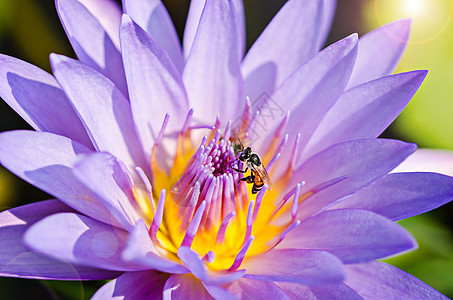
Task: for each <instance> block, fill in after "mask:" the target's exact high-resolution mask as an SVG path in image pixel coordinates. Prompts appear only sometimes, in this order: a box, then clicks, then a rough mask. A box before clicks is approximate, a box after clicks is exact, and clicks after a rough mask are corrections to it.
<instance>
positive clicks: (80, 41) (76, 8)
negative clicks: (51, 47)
mask: <svg viewBox="0 0 453 300" xmlns="http://www.w3.org/2000/svg"><path fill="white" fill-rule="evenodd" d="M56 6H57V11H58V15H59V16H60V20H61V23H62V24H63V27H64V29H65V31H66V34H67V36H68V38H69V41H70V42H71V45H72V48H74V51H75V53H76V54H77V57H78V58H79V59H80V61H81V62H83V63H84V64H86V65H87V66H89V67H92V68H93V69H95V70H96V71H98V72H100V73H102V74H103V75H105V76H106V77H107V78H109V79H110V80H112V81H113V82H114V83H115V85H116V86H117V87H118V88H119V89H120V91H121V92H122V93H123V94H124V95H127V85H126V78H125V76H124V69H123V62H122V59H121V53H120V51H119V50H118V48H116V47H115V45H114V43H113V42H112V40H111V39H110V37H109V35H108V34H107V32H106V31H105V29H104V28H103V27H102V25H101V24H100V23H99V21H98V20H97V19H96V18H95V17H94V16H93V15H92V14H91V13H90V12H89V11H88V9H87V8H86V7H85V6H83V4H81V3H80V2H78V1H77V0H56Z"/></svg>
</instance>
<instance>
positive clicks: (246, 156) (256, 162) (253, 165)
mask: <svg viewBox="0 0 453 300" xmlns="http://www.w3.org/2000/svg"><path fill="white" fill-rule="evenodd" d="M238 140H239V139H238ZM239 143H240V147H241V148H240V151H239V152H238V156H237V158H238V159H239V160H240V161H242V162H243V163H245V165H246V168H245V170H239V169H236V168H232V169H233V170H234V171H236V172H239V173H243V174H245V173H246V172H247V170H248V169H250V175H249V176H247V177H244V178H241V179H239V181H245V182H247V183H253V187H252V194H256V193H258V192H259V191H260V190H261V189H262V188H263V186H264V184H267V186H268V187H269V189H272V182H271V179H270V178H269V174H267V171H266V168H265V167H264V165H263V163H262V162H261V158H260V157H259V155H258V154H256V153H255V152H252V149H251V148H250V147H247V148H245V149H244V146H243V145H242V142H241V140H239Z"/></svg>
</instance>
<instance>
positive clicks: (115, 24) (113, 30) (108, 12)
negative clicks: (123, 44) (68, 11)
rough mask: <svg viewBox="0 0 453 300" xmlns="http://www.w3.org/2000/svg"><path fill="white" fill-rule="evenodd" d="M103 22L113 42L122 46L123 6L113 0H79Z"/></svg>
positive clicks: (117, 45) (118, 46)
mask: <svg viewBox="0 0 453 300" xmlns="http://www.w3.org/2000/svg"><path fill="white" fill-rule="evenodd" d="M78 1H79V2H80V3H82V4H83V5H84V6H85V7H86V8H87V9H88V11H89V12H90V13H91V14H92V15H93V16H94V17H95V18H96V19H97V20H98V21H99V23H101V25H102V27H103V28H104V29H105V31H106V32H107V34H108V35H109V37H110V38H111V39H112V42H113V43H114V44H115V46H116V47H117V48H118V49H119V48H120V36H119V31H120V24H121V14H122V11H121V8H120V6H119V5H118V3H117V2H115V1H113V0H78Z"/></svg>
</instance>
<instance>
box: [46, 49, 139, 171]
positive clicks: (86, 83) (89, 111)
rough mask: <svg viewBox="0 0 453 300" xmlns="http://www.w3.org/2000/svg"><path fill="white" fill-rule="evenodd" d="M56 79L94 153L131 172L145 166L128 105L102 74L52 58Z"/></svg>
mask: <svg viewBox="0 0 453 300" xmlns="http://www.w3.org/2000/svg"><path fill="white" fill-rule="evenodd" d="M50 61H51V64H52V69H53V71H54V74H55V77H56V78H57V80H58V82H59V83H60V85H61V86H62V88H63V89H64V91H65V93H66V95H67V96H68V98H69V99H70V101H71V103H72V105H73V107H74V109H75V110H76V111H77V113H78V115H79V116H80V119H81V120H82V122H83V124H84V126H85V128H86V130H87V132H88V135H89V136H90V138H91V141H92V142H93V145H94V146H95V148H96V150H98V151H108V152H110V153H112V154H113V155H115V156H116V157H118V158H119V159H121V160H123V161H124V162H125V163H126V164H127V165H128V166H129V167H130V168H131V170H133V169H134V167H135V166H137V165H138V166H142V167H145V166H147V163H145V158H144V154H143V152H142V149H141V147H140V146H139V144H140V143H139V139H138V137H137V134H136V132H135V126H134V122H133V120H132V112H131V108H130V103H129V101H128V100H127V99H126V98H125V97H124V96H123V94H122V93H121V92H120V91H119V90H118V89H117V88H116V86H115V85H114V84H113V83H112V82H111V81H110V80H109V79H107V78H106V77H104V76H103V75H102V74H100V73H98V72H97V71H95V70H93V69H92V68H90V67H87V66H86V65H84V64H82V63H80V62H79V61H77V60H74V59H71V58H68V57H65V56H62V55H56V54H52V55H51V56H50Z"/></svg>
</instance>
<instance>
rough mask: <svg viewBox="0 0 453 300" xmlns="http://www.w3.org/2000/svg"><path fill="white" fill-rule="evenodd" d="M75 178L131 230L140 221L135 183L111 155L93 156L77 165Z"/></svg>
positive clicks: (82, 159)
mask: <svg viewBox="0 0 453 300" xmlns="http://www.w3.org/2000/svg"><path fill="white" fill-rule="evenodd" d="M74 175H75V176H76V177H77V179H79V180H80V182H82V183H83V184H84V185H85V186H86V187H87V188H89V189H90V190H91V191H92V192H93V193H94V194H95V195H96V196H98V197H99V198H100V199H101V200H102V202H103V203H104V205H105V207H107V209H108V210H109V211H110V212H111V214H112V215H113V216H114V217H115V219H117V220H118V222H119V223H120V224H121V225H122V226H123V227H124V228H125V229H126V230H127V231H131V230H132V228H133V227H134V225H135V223H136V222H137V221H138V220H139V219H140V216H139V214H138V212H137V211H138V210H139V207H138V205H137V203H136V200H135V198H134V193H133V191H132V188H133V183H132V182H131V179H130V178H131V177H130V175H129V174H128V173H127V170H126V169H125V168H124V167H123V166H122V165H121V164H120V162H119V161H118V160H117V159H116V158H115V157H113V156H112V155H110V154H108V153H92V154H87V155H84V156H83V157H81V158H80V159H79V160H78V161H77V162H76V164H75V165H74Z"/></svg>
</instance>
